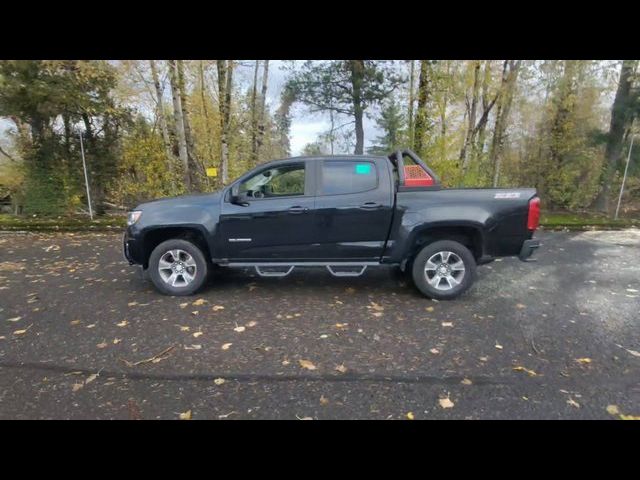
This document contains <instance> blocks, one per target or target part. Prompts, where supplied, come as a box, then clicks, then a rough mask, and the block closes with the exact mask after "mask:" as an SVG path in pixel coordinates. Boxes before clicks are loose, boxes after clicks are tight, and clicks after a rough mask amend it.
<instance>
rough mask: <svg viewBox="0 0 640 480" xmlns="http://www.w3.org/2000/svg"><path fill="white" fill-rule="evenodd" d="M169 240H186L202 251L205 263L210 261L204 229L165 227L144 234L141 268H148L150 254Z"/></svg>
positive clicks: (209, 251) (186, 226)
mask: <svg viewBox="0 0 640 480" xmlns="http://www.w3.org/2000/svg"><path fill="white" fill-rule="evenodd" d="M171 239H181V240H187V241H190V242H192V243H194V244H195V245H197V246H198V248H200V249H201V250H202V253H203V255H204V256H205V258H206V260H207V261H210V260H211V249H210V247H209V243H208V242H207V236H206V233H205V231H204V228H203V227H202V226H199V225H167V226H162V227H157V228H154V229H152V230H149V231H147V232H145V234H144V236H143V240H142V255H143V267H144V268H145V269H146V268H148V267H149V257H150V256H151V252H153V250H154V249H155V248H156V247H157V246H158V245H160V244H161V243H162V242H165V241H167V240H171Z"/></svg>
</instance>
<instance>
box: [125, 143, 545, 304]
mask: <svg viewBox="0 0 640 480" xmlns="http://www.w3.org/2000/svg"><path fill="white" fill-rule="evenodd" d="M539 214H540V210H539V198H538V197H537V195H536V191H535V189H477V188H469V189H449V188H443V187H442V186H441V185H440V181H439V179H438V177H437V176H436V175H435V174H434V173H433V172H432V171H431V170H430V169H429V168H428V167H427V166H426V165H425V164H424V163H423V162H422V160H421V159H420V158H418V157H417V156H416V155H415V154H414V153H413V152H411V151H410V150H404V151H398V152H394V153H393V154H391V155H390V156H388V157H383V156H370V155H363V156H352V155H350V156H321V157H298V158H290V159H286V160H278V161H273V162H270V163H266V164H263V165H260V166H258V167H256V168H255V169H253V170H252V171H250V172H248V173H247V174H245V175H243V176H242V177H240V178H239V179H238V180H236V181H235V182H233V183H232V184H231V185H229V186H227V187H226V188H224V189H222V190H221V191H219V192H215V193H211V194H206V195H190V196H183V197H177V198H170V199H163V200H157V201H154V202H149V203H144V204H142V205H139V206H138V207H137V208H136V209H135V210H134V211H132V212H130V214H129V221H128V223H129V226H128V228H127V231H126V233H125V236H124V253H125V256H126V258H127V260H128V261H129V262H130V263H131V264H140V265H142V266H143V268H145V269H148V270H149V275H150V277H151V279H152V281H153V283H154V284H155V286H156V287H157V288H158V290H160V291H161V292H163V293H166V294H170V295H189V294H192V293H194V292H195V291H196V290H198V288H200V287H201V286H202V285H203V283H204V282H205V280H206V278H207V275H208V273H209V272H210V271H211V267H212V266H213V265H219V266H226V267H239V268H240V267H242V268H246V267H254V268H255V269H256V271H257V272H258V273H259V274H260V275H263V276H284V275H287V274H288V273H290V272H291V271H292V270H293V269H294V268H297V267H324V268H327V269H328V270H329V272H331V273H332V274H333V275H335V276H356V275H361V274H362V273H363V272H364V271H365V269H366V268H368V267H372V266H380V265H396V266H398V267H400V269H402V270H403V271H406V272H408V273H410V274H411V276H412V277H413V280H414V282H415V284H416V286H417V287H418V289H419V290H420V291H422V293H424V294H425V295H427V296H429V297H431V298H438V299H448V298H454V297H456V296H458V295H460V294H461V293H463V292H464V291H465V290H467V289H468V288H469V287H470V286H471V284H472V283H473V280H474V278H475V271H476V265H477V264H483V263H487V262H490V261H491V260H493V259H494V258H496V257H503V256H519V257H520V259H521V260H526V259H528V258H529V257H530V256H531V254H532V253H533V251H534V250H535V249H536V248H537V247H538V246H539V243H538V241H537V240H535V239H533V238H532V237H533V234H534V232H535V230H536V228H537V226H538V220H539Z"/></svg>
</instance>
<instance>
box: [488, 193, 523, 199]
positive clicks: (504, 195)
mask: <svg viewBox="0 0 640 480" xmlns="http://www.w3.org/2000/svg"><path fill="white" fill-rule="evenodd" d="M493 198H520V192H500V193H496V194H495V195H494V196H493Z"/></svg>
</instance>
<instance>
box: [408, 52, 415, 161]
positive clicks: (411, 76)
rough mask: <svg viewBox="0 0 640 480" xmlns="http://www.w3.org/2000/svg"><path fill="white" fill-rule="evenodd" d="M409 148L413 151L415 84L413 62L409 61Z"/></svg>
mask: <svg viewBox="0 0 640 480" xmlns="http://www.w3.org/2000/svg"><path fill="white" fill-rule="evenodd" d="M409 72H410V73H409V148H411V149H413V147H414V145H413V138H414V136H413V127H414V121H413V120H414V119H413V103H414V102H415V98H414V84H415V60H411V67H410V69H409Z"/></svg>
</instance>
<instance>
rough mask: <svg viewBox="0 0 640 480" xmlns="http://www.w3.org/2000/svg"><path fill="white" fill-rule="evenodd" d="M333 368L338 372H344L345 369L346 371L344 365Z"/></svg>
mask: <svg viewBox="0 0 640 480" xmlns="http://www.w3.org/2000/svg"><path fill="white" fill-rule="evenodd" d="M335 370H336V371H338V372H340V373H346V371H347V367H345V366H344V365H338V366H337V367H336V368H335Z"/></svg>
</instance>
